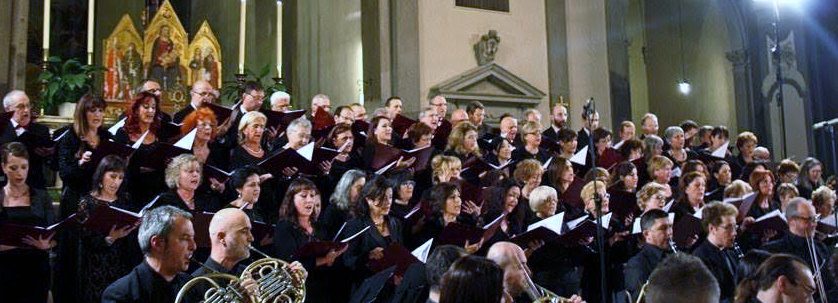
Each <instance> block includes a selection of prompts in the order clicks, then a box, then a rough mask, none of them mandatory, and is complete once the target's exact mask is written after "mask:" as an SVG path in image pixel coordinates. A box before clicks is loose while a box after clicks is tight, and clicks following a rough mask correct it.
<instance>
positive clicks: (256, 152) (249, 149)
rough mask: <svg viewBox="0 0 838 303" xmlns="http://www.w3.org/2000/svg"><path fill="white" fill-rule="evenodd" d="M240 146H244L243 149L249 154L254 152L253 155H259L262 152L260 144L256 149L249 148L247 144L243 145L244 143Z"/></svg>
mask: <svg viewBox="0 0 838 303" xmlns="http://www.w3.org/2000/svg"><path fill="white" fill-rule="evenodd" d="M242 147H244V149H245V150H247V151H248V152H249V153H251V154H254V155H261V154H262V147H261V146H259V147H258V148H257V149H255V150H254V149H251V148H250V147H248V146H247V145H245V144H242Z"/></svg>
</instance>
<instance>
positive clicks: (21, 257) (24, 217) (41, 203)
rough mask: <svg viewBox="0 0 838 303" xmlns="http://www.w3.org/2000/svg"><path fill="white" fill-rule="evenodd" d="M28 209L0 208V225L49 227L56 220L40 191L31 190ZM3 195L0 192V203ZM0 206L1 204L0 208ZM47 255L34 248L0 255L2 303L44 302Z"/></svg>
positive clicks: (46, 291)
mask: <svg viewBox="0 0 838 303" xmlns="http://www.w3.org/2000/svg"><path fill="white" fill-rule="evenodd" d="M29 190H30V196H29V201H30V206H16V207H4V206H0V223H12V224H21V225H36V226H48V225H50V224H52V223H53V221H54V220H55V214H54V213H53V210H52V201H50V199H49V196H48V195H47V193H46V192H45V191H43V190H39V189H35V188H30V189H29ZM3 200H5V195H4V192H3V191H2V190H0V201H3ZM0 205H2V204H0ZM50 276H51V275H50V266H49V253H48V252H47V251H43V250H39V249H33V248H14V249H11V250H6V251H0V294H2V296H3V302H9V303H17V302H20V303H33V302H34V303H37V302H47V293H48V292H49V288H50Z"/></svg>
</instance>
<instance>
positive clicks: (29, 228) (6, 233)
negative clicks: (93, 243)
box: [0, 214, 78, 247]
mask: <svg viewBox="0 0 838 303" xmlns="http://www.w3.org/2000/svg"><path fill="white" fill-rule="evenodd" d="M73 224H78V222H77V221H76V215H75V214H72V215H70V216H69V217H67V218H66V219H64V220H61V221H60V222H58V223H55V224H53V225H50V226H47V227H41V226H33V225H19V224H12V223H0V244H2V245H9V246H17V247H30V246H29V245H28V244H26V243H23V238H25V237H26V236H30V237H32V238H33V239H35V240H37V239H39V238H47V237H50V236H52V235H54V234H55V233H56V232H58V231H59V230H61V229H63V228H65V227H67V226H70V225H73ZM53 239H55V238H53Z"/></svg>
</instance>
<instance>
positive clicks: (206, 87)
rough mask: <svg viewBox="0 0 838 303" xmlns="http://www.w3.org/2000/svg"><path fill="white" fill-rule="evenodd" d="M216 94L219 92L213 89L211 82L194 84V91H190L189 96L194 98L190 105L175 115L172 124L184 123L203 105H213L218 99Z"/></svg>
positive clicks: (196, 82)
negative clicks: (184, 120) (187, 117)
mask: <svg viewBox="0 0 838 303" xmlns="http://www.w3.org/2000/svg"><path fill="white" fill-rule="evenodd" d="M216 93H217V91H216V90H215V89H213V88H212V85H210V84H209V82H207V81H204V80H198V81H195V83H194V84H192V90H191V91H189V95H190V96H192V98H191V100H190V101H189V104H187V105H186V107H184V108H183V109H181V110H180V111H178V112H176V113H175V116H174V118H173V119H172V122H174V123H182V122H183V119H185V118H186V116H188V115H189V114H191V113H192V112H194V111H195V110H196V109H198V107H200V106H201V105H202V104H204V103H212V102H213V100H215V98H216V97H217V95H216Z"/></svg>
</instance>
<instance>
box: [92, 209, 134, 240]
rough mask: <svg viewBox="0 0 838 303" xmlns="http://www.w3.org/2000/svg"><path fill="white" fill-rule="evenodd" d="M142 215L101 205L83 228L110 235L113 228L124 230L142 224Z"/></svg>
mask: <svg viewBox="0 0 838 303" xmlns="http://www.w3.org/2000/svg"><path fill="white" fill-rule="evenodd" d="M141 219H142V215H141V214H139V213H135V212H132V211H129V210H125V209H122V208H119V207H115V206H111V205H100V206H98V207H96V208H95V209H94V210H93V214H92V215H90V217H88V218H87V220H85V221H84V223H83V224H82V227H84V228H86V229H88V230H91V231H95V232H97V233H100V234H104V235H107V234H110V232H111V228H113V227H114V226H116V228H123V227H125V226H130V225H134V224H137V223H139V222H140V220H141Z"/></svg>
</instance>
